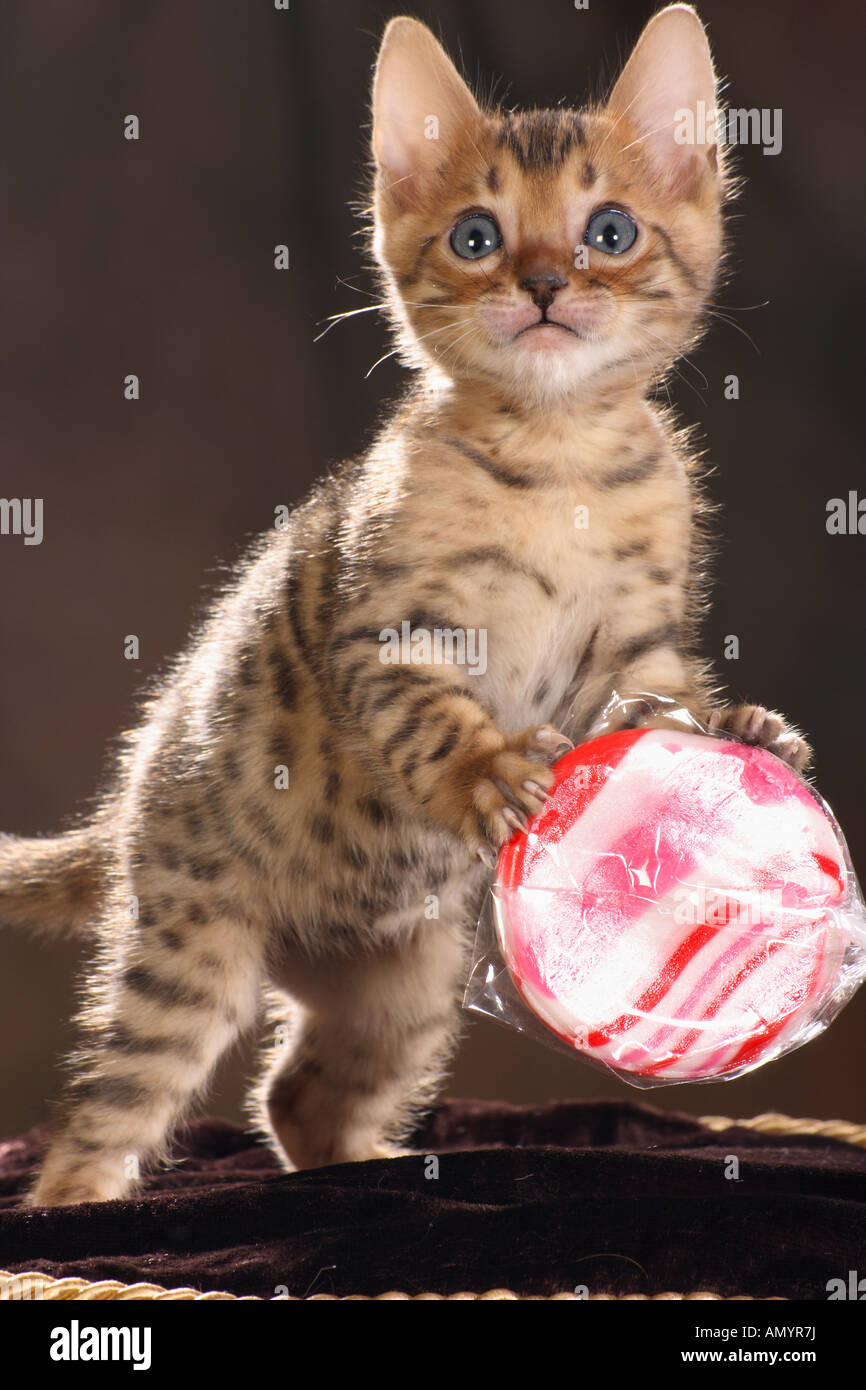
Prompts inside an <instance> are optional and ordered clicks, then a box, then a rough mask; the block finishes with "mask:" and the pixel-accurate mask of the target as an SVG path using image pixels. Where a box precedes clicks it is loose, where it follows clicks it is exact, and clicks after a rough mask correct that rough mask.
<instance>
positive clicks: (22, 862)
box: [0, 826, 105, 936]
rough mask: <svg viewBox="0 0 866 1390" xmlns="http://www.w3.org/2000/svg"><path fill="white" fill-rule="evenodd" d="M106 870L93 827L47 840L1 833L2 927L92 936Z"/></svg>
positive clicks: (100, 843)
mask: <svg viewBox="0 0 866 1390" xmlns="http://www.w3.org/2000/svg"><path fill="white" fill-rule="evenodd" d="M104 871H105V851H104V846H103V843H102V840H101V837H100V836H99V834H98V833H97V831H96V830H95V828H94V827H93V826H85V827H83V828H82V829H80V830H71V831H69V832H68V833H67V834H65V835H54V836H50V837H46V838H44V839H41V838H39V839H33V840H23V839H18V838H17V836H15V835H0V925H2V926H24V927H30V928H31V929H34V930H36V931H44V932H46V933H49V934H50V935H52V936H66V935H70V934H72V935H77V934H89V933H90V932H91V931H93V929H94V924H95V919H96V916H97V913H98V910H99V904H100V898H101V893H102V887H103V882H104Z"/></svg>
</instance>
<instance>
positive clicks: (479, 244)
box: [451, 212, 502, 261]
mask: <svg viewBox="0 0 866 1390" xmlns="http://www.w3.org/2000/svg"><path fill="white" fill-rule="evenodd" d="M501 245H502V233H501V232H500V230H499V228H498V227H497V225H496V223H495V221H494V219H493V218H492V217H490V216H488V214H487V213H486V212H475V213H471V214H470V215H469V216H468V217H461V219H460V221H459V222H458V223H457V226H456V227H455V228H454V230H453V232H452V233H451V250H452V251H453V252H454V254H455V255H456V256H460V257H461V258H462V259H463V260H464V261H480V260H481V259H482V257H483V256H489V255H490V254H491V253H492V252H493V251H498V250H499V248H500V246H501Z"/></svg>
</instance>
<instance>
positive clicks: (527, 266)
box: [373, 5, 723, 399]
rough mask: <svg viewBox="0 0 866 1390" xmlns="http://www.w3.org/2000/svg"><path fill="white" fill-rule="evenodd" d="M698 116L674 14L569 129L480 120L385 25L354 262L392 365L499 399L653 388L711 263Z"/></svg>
mask: <svg viewBox="0 0 866 1390" xmlns="http://www.w3.org/2000/svg"><path fill="white" fill-rule="evenodd" d="M715 109H716V79H715V74H714V71H713V64H712V58H711V55H710V50H709V46H708V44H707V39H706V35H705V34H704V30H703V27H702V25H701V23H700V20H699V19H698V17H697V15H696V14H695V12H694V10H692V9H691V8H690V7H689V6H687V5H673V6H670V7H669V8H668V9H665V10H662V11H661V12H660V13H659V14H657V15H655V17H654V18H653V19H652V20H651V21H650V22H649V24H648V25H647V27H646V29H645V30H644V32H643V34H642V35H641V38H640V40H639V42H638V44H637V46H636V48H635V50H634V52H633V53H632V55H631V58H630V59H629V61H628V63H627V64H626V67H625V68H624V70H623V72H622V75H621V76H620V78H619V80H618V82H617V83H616V85H615V87H614V89H613V92H612V93H611V95H610V98H609V100H608V101H607V103H606V104H605V105H604V106H598V107H594V108H591V109H589V110H585V111H581V112H577V111H572V110H566V109H562V108H557V109H555V110H548V111H527V112H523V113H520V114H512V113H508V112H504V111H501V110H482V109H481V108H480V107H479V105H478V104H477V103H476V101H475V98H474V97H473V96H472V93H471V92H470V91H469V88H468V87H467V86H466V84H465V82H464V81H463V80H462V78H461V77H460V76H459V74H458V73H457V71H456V69H455V68H454V66H453V64H452V63H451V62H450V60H449V59H448V57H447V56H446V54H445V53H444V52H443V50H442V49H441V48H440V46H439V44H438V43H437V42H436V40H435V39H434V37H433V35H432V34H431V33H430V31H429V29H427V28H425V27H424V25H423V24H420V23H418V22H417V21H416V20H414V19H408V18H401V19H395V20H392V21H391V23H390V24H389V25H388V28H387V30H386V31H385V36H384V39H383V41H382V48H381V51H380V54H379V61H378V65H377V69H376V77H375V84H374V93H373V113H374V125H373V153H374V159H375V166H376V184H375V196H374V249H375V255H376V259H377V261H378V263H379V266H380V267H381V269H382V271H383V272H384V276H385V280H386V285H387V288H388V291H389V299H390V302H391V305H392V312H393V316H394V318H395V321H396V324H397V329H398V335H399V342H400V346H401V350H402V355H403V357H404V360H406V361H407V362H409V363H411V364H413V365H415V366H426V367H428V368H429V367H430V365H431V364H432V365H434V366H435V367H436V368H438V369H439V370H440V371H442V372H444V373H445V374H447V375H448V376H451V377H455V378H463V379H470V380H477V379H479V378H481V379H485V378H486V379H487V380H488V381H489V382H491V383H492V384H494V385H495V386H496V387H498V389H499V390H500V391H504V392H505V394H506V395H508V396H510V397H513V398H521V397H522V398H527V397H528V398H535V399H543V398H547V399H550V398H551V396H557V395H558V396H565V395H570V394H574V393H576V392H579V391H580V390H581V389H582V387H583V386H584V384H585V383H593V384H595V383H596V382H598V383H601V382H602V381H605V380H607V381H610V380H615V379H616V378H617V376H620V377H622V378H623V379H625V377H626V375H628V376H629V377H631V378H632V379H634V376H635V374H636V375H637V378H638V379H639V380H641V381H643V380H644V379H645V378H646V377H647V376H653V375H658V373H659V372H660V370H661V369H662V368H663V367H665V366H666V365H668V364H669V363H670V362H671V361H672V360H673V358H674V357H675V356H676V355H677V354H678V353H679V352H680V351H682V349H683V348H684V347H685V345H686V344H687V343H688V342H689V341H690V339H691V338H692V336H693V334H694V332H695V326H696V323H697V321H698V318H699V315H700V312H701V308H702V306H703V303H704V301H705V299H706V297H707V294H708V292H709V290H710V288H711V286H712V284H713V280H714V277H715V274H716V270H717V267H718V263H719V256H720V245H721V216H720V208H721V201H722V194H723V178H722V174H721V170H720V161H719V152H718V150H717V149H716V147H715V145H714V144H711V143H708V142H707V140H706V133H707V122H706V120H705V117H709V118H712V116H713V113H714V112H715ZM685 113H691V116H690V117H689V115H687V114H685ZM684 137H685V138H684ZM710 138H712V135H710Z"/></svg>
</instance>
